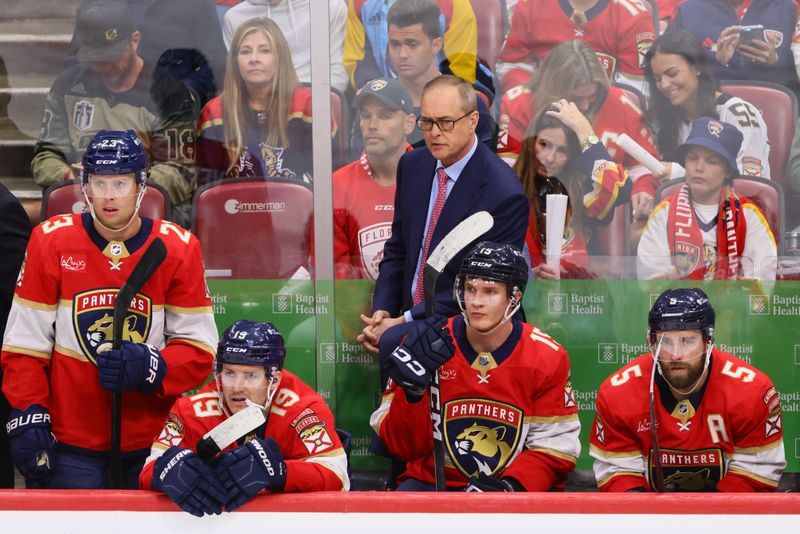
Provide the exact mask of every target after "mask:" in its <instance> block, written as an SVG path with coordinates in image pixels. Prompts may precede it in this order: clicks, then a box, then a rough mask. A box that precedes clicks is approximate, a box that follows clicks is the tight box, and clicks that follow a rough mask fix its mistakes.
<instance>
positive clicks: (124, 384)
mask: <svg viewBox="0 0 800 534" xmlns="http://www.w3.org/2000/svg"><path fill="white" fill-rule="evenodd" d="M97 368H98V370H99V371H100V385H101V386H103V387H104V388H106V389H107V390H109V391H118V392H123V391H131V390H134V389H138V390H139V391H141V392H142V393H153V392H154V391H155V390H157V389H158V386H160V385H161V382H162V381H163V380H164V376H165V375H166V374H167V362H166V361H164V358H163V357H162V356H161V353H160V352H159V351H158V349H157V348H155V347H154V346H152V345H147V344H145V343H131V342H130V341H123V342H122V346H121V347H120V348H119V349H118V350H107V351H105V352H102V353H98V355H97Z"/></svg>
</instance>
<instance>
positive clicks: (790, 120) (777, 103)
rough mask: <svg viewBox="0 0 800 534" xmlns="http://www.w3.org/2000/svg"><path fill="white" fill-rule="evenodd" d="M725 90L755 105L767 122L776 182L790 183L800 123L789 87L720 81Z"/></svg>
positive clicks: (751, 82) (772, 169)
mask: <svg viewBox="0 0 800 534" xmlns="http://www.w3.org/2000/svg"><path fill="white" fill-rule="evenodd" d="M720 84H721V86H722V91H723V92H725V93H727V94H729V95H732V96H738V97H739V98H741V99H743V100H746V101H748V102H750V103H751V104H753V105H754V106H755V107H756V108H758V110H759V111H760V112H761V115H763V117H764V121H765V122H766V123H767V137H768V138H769V166H770V173H771V177H772V179H773V180H775V181H776V182H778V183H779V184H780V185H781V187H785V186H786V184H787V179H786V165H787V162H788V159H789V149H790V147H791V145H792V138H793V137H794V125H795V123H796V122H797V99H796V98H795V96H794V95H793V94H792V93H791V92H790V91H789V90H788V89H786V88H784V87H782V86H780V85H777V84H773V83H768V82H754V81H747V82H738V81H723V82H720Z"/></svg>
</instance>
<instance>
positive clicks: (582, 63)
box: [497, 41, 658, 218]
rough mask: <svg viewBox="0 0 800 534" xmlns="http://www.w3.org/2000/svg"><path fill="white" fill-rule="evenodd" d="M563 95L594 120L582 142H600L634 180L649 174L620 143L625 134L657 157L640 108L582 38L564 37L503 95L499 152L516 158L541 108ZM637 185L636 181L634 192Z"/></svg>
mask: <svg viewBox="0 0 800 534" xmlns="http://www.w3.org/2000/svg"><path fill="white" fill-rule="evenodd" d="M560 99H565V100H567V101H568V102H571V103H573V104H575V106H576V107H577V109H578V111H580V112H581V114H583V115H584V116H585V117H586V118H587V119H588V121H589V123H590V124H591V125H592V128H593V130H594V131H593V133H592V134H587V136H586V137H585V138H583V139H578V141H579V143H580V144H581V146H589V145H591V144H594V143H598V142H601V141H602V143H603V144H604V145H605V147H606V149H607V150H608V153H609V154H610V155H611V157H612V158H613V161H615V162H616V163H617V164H619V165H621V166H623V167H624V168H625V170H626V171H627V174H628V176H629V177H630V178H631V180H632V181H633V182H636V181H637V180H639V179H640V178H641V177H642V176H646V175H650V174H651V173H650V171H648V170H647V169H646V168H645V167H644V166H642V165H640V164H639V163H638V162H636V161H635V160H634V159H633V158H631V157H630V156H628V155H627V154H626V153H625V151H623V150H622V149H621V148H619V146H618V145H617V139H618V138H619V136H620V135H622V134H623V133H626V134H628V135H629V136H630V137H631V138H632V139H633V140H634V141H636V142H637V143H639V144H640V145H641V146H642V147H644V148H645V150H647V151H648V152H650V153H651V154H653V155H654V156H656V157H658V156H657V154H658V153H657V152H656V149H655V148H654V147H653V143H652V141H651V136H650V132H649V130H648V129H647V126H646V125H645V124H644V122H643V119H642V111H641V109H639V106H638V104H637V102H635V100H634V97H633V96H632V95H631V94H629V93H626V92H625V91H623V90H622V89H620V88H618V87H615V86H613V85H611V84H610V83H609V81H608V76H607V74H606V70H605V69H604V68H603V65H602V63H601V61H600V59H599V58H598V56H597V55H596V54H595V53H594V51H593V50H592V49H591V48H590V47H589V45H587V44H586V43H584V42H583V41H565V42H563V43H561V44H560V45H558V46H557V47H555V48H554V49H553V50H552V51H551V52H550V54H548V55H547V57H546V58H545V60H544V61H543V62H542V68H541V69H540V70H539V72H538V73H537V75H536V76H535V78H534V79H533V80H531V81H530V82H529V83H527V84H525V85H520V86H517V87H514V88H513V89H510V90H509V91H506V93H505V95H503V101H502V103H501V106H500V134H499V137H500V143H499V144H498V149H497V152H498V155H500V156H501V157H503V158H504V159H505V160H506V161H508V162H509V163H512V162H513V161H515V160H516V159H517V157H518V156H519V155H520V150H521V148H522V142H523V140H524V139H525V132H526V130H527V128H528V127H529V125H530V124H531V122H532V120H533V118H534V117H536V116H537V115H538V111H539V110H542V109H547V107H548V106H550V105H551V104H552V103H554V102H557V101H558V100H560ZM635 188H636V187H635V183H634V191H635ZM654 192H655V191H654ZM633 208H634V211H635V212H634V215H636V216H639V217H641V218H646V214H644V215H640V214H639V213H637V212H636V210H637V208H638V203H636V202H634V203H633ZM650 209H651V210H652V206H651V207H650ZM648 213H649V211H648Z"/></svg>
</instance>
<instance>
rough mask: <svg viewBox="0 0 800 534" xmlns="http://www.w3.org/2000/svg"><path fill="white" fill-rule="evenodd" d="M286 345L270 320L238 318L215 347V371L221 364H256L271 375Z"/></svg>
mask: <svg viewBox="0 0 800 534" xmlns="http://www.w3.org/2000/svg"><path fill="white" fill-rule="evenodd" d="M285 358H286V347H285V345H284V342H283V336H282V335H281V333H280V332H278V329H277V328H275V325H273V324H272V323H257V322H254V321H248V320H246V319H239V320H238V321H236V322H235V323H233V324H232V325H231V326H229V327H228V329H227V330H225V333H224V334H222V339H220V341H219V345H218V346H217V359H216V371H217V372H218V373H219V372H220V371H221V370H222V364H224V363H230V364H238V365H260V366H262V367H264V368H265V369H266V370H267V374H268V375H271V374H272V373H273V372H275V371H279V370H281V369H283V361H284V359H285Z"/></svg>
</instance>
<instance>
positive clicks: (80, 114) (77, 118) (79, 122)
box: [72, 100, 94, 132]
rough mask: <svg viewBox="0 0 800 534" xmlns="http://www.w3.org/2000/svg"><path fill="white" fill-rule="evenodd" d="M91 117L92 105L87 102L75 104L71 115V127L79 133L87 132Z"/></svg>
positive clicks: (92, 114) (92, 112) (92, 113)
mask: <svg viewBox="0 0 800 534" xmlns="http://www.w3.org/2000/svg"><path fill="white" fill-rule="evenodd" d="M93 116H94V104H92V103H91V102H89V101H87V100H81V101H80V102H78V103H77V104H75V110H74V111H73V113H72V125H73V126H75V129H76V130H78V131H79V132H83V131H85V130H88V129H89V128H91V126H92V117H93Z"/></svg>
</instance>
